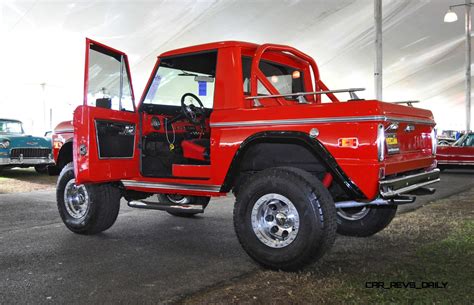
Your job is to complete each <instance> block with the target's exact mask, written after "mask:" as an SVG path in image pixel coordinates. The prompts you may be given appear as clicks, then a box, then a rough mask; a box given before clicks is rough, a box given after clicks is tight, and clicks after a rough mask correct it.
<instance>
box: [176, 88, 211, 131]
mask: <svg viewBox="0 0 474 305" xmlns="http://www.w3.org/2000/svg"><path fill="white" fill-rule="evenodd" d="M187 97H190V98H189V99H188V103H186V98H187ZM194 101H196V102H197V103H198V106H196V105H194ZM181 112H182V113H183V114H184V116H185V117H186V118H187V119H188V121H189V122H191V123H192V124H194V125H204V122H205V120H206V110H205V108H204V105H203V104H202V102H201V100H200V99H199V98H198V97H197V96H196V95H194V94H192V93H185V94H184V95H183V96H182V97H181Z"/></svg>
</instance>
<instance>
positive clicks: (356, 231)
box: [337, 205, 397, 237]
mask: <svg viewBox="0 0 474 305" xmlns="http://www.w3.org/2000/svg"><path fill="white" fill-rule="evenodd" d="M366 209H369V210H368V211H367V212H366V215H365V216H363V217H360V219H357V218H359V217H355V219H354V220H349V219H347V216H350V215H352V216H353V217H354V216H355V215H356V213H358V212H360V211H361V210H362V208H345V209H337V233H339V234H341V235H345V236H355V237H368V236H372V235H374V234H376V233H378V232H380V231H382V230H383V229H385V228H386V227H387V226H388V225H389V224H390V222H392V219H393V218H394V217H395V214H396V213H397V206H396V205H390V206H377V207H366ZM341 210H342V212H343V213H344V214H343V213H341ZM342 215H345V216H346V218H344V217H343V216H342Z"/></svg>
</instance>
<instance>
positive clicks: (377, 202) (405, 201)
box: [336, 195, 416, 209]
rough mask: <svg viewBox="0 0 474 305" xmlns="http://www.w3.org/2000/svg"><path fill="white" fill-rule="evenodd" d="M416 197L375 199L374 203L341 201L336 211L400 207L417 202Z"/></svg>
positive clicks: (337, 203)
mask: <svg viewBox="0 0 474 305" xmlns="http://www.w3.org/2000/svg"><path fill="white" fill-rule="evenodd" d="M415 200H416V197H415V196H408V195H407V196H398V197H396V198H393V199H388V200H387V199H380V198H379V199H375V200H374V201H370V202H362V201H339V202H336V209H342V208H355V207H363V206H370V205H377V206H381V205H400V204H409V203H413V202H415Z"/></svg>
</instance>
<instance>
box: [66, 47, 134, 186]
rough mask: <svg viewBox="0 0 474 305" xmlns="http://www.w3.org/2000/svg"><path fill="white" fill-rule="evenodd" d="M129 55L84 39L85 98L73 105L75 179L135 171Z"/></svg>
mask: <svg viewBox="0 0 474 305" xmlns="http://www.w3.org/2000/svg"><path fill="white" fill-rule="evenodd" d="M134 101H135V100H134V95H133V89H132V82H131V78H130V69H129V65H128V59H127V55H126V54H125V53H123V52H121V51H118V50H115V49H112V48H110V47H108V46H106V45H103V44H101V43H98V42H96V41H93V40H90V39H86V61H85V75H84V104H83V106H79V107H78V108H77V109H76V110H75V111H74V145H73V156H74V171H75V174H76V183H77V184H80V183H88V182H105V181H107V182H109V181H118V180H121V179H124V178H130V177H133V176H135V175H137V174H138V168H139V167H138V162H139V161H138V160H139V156H138V153H137V143H138V132H137V125H138V114H137V111H136V108H135V103H134Z"/></svg>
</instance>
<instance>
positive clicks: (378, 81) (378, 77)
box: [374, 0, 383, 100]
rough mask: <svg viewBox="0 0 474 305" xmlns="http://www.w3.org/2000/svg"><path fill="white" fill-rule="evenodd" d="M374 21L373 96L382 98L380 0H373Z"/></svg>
mask: <svg viewBox="0 0 474 305" xmlns="http://www.w3.org/2000/svg"><path fill="white" fill-rule="evenodd" d="M374 21H375V69H374V70H375V71H374V89H375V98H376V99H377V100H382V79H383V74H382V72H383V71H382V69H383V64H382V62H383V49H382V0H374Z"/></svg>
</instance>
